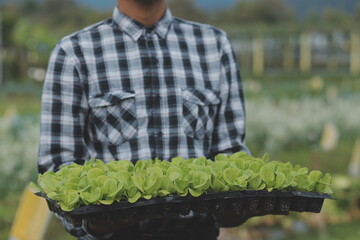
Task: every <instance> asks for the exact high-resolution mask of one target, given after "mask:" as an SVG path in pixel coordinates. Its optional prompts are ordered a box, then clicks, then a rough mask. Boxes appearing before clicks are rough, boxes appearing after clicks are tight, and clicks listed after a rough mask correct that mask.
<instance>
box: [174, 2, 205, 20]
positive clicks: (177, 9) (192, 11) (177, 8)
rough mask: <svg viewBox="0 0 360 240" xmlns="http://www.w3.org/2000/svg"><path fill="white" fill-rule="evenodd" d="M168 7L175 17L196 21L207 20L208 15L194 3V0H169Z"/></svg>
mask: <svg viewBox="0 0 360 240" xmlns="http://www.w3.org/2000/svg"><path fill="white" fill-rule="evenodd" d="M169 7H170V9H171V13H172V14H173V15H174V16H176V17H180V18H184V19H187V20H191V21H196V22H207V21H208V16H207V15H206V13H205V12H204V11H202V10H200V9H199V8H198V7H197V6H196V5H195V4H194V0H170V1H169Z"/></svg>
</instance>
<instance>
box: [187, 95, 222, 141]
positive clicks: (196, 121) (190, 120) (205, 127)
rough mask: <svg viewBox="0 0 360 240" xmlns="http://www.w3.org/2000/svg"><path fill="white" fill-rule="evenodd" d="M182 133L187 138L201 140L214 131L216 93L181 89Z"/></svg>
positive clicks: (216, 104) (217, 102) (216, 106)
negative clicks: (183, 132)
mask: <svg viewBox="0 0 360 240" xmlns="http://www.w3.org/2000/svg"><path fill="white" fill-rule="evenodd" d="M182 97H183V116H184V131H185V134H186V135H187V136H189V137H192V138H195V139H203V138H204V137H205V136H209V135H210V134H211V133H212V132H213V129H214V123H215V116H216V113H217V109H218V106H219V104H220V99H219V97H218V92H216V91H214V90H210V89H198V88H197V89H195V88H185V89H182Z"/></svg>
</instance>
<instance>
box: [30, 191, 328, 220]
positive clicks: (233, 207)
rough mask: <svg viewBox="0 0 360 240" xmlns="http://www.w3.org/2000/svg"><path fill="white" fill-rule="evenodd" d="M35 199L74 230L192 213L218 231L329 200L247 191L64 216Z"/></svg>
mask: <svg viewBox="0 0 360 240" xmlns="http://www.w3.org/2000/svg"><path fill="white" fill-rule="evenodd" d="M37 195H38V196H41V197H43V198H45V199H46V201H47V204H48V206H49V209H50V211H52V212H54V213H57V214H58V215H60V216H62V217H64V218H65V219H66V220H67V221H69V222H71V223H72V224H74V225H75V226H80V225H81V224H82V222H83V220H91V221H96V219H97V218H99V217H101V218H104V217H105V218H107V219H109V221H112V220H115V219H117V218H124V217H125V218H128V219H132V220H133V221H141V220H145V219H148V218H154V217H160V218H161V217H163V218H166V217H176V216H179V215H184V216H185V215H188V214H189V213H190V211H193V212H197V213H207V214H213V215H214V216H215V217H216V218H217V220H218V224H219V225H220V227H236V226H239V225H241V224H242V223H244V222H245V221H246V220H247V219H249V218H251V217H254V216H264V215H268V214H272V215H287V214H289V212H290V211H295V212H314V213H319V212H320V211H321V208H322V205H323V202H324V199H332V197H331V196H330V195H328V194H318V193H312V192H299V191H280V190H274V191H272V192H268V191H266V190H263V191H254V190H246V191H236V192H231V191H230V192H222V193H208V194H204V195H202V196H200V197H197V198H195V197H192V196H186V197H181V196H168V197H157V198H153V199H150V200H145V199H140V200H139V201H138V202H136V203H129V202H127V201H122V202H115V203H113V204H112V205H88V206H80V207H79V208H76V209H75V210H73V211H71V212H65V211H63V210H61V208H60V206H59V204H58V203H57V202H56V201H54V200H51V199H49V198H48V197H47V196H46V195H45V194H42V193H37Z"/></svg>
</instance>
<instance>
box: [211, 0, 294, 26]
mask: <svg viewBox="0 0 360 240" xmlns="http://www.w3.org/2000/svg"><path fill="white" fill-rule="evenodd" d="M215 21H218V22H222V23H232V24H249V23H265V24H276V23H282V22H294V21H295V15H294V12H293V10H292V9H291V8H290V7H289V6H287V5H286V4H285V3H284V2H283V1H282V0H256V1H238V3H236V5H235V6H234V7H232V8H231V9H226V10H224V11H221V12H220V13H219V14H218V15H217V17H216V19H215Z"/></svg>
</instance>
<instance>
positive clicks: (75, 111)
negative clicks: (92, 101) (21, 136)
mask: <svg viewBox="0 0 360 240" xmlns="http://www.w3.org/2000/svg"><path fill="white" fill-rule="evenodd" d="M79 69H80V68H79V63H78V62H77V61H76V58H75V56H74V54H71V52H70V53H69V51H68V52H66V51H65V50H64V49H63V48H62V47H61V46H60V44H58V45H57V46H56V47H55V48H54V50H53V51H52V53H51V56H50V60H49V66H48V69H47V73H46V77H45V83H44V87H43V94H42V110H41V127H40V146H39V154H38V169H39V172H40V173H44V172H45V171H57V170H59V168H60V166H62V165H67V164H71V163H74V162H76V163H83V162H84V160H86V159H87V158H88V153H87V150H86V147H85V146H86V145H85V140H84V128H85V121H86V120H85V119H86V114H87V111H88V106H87V101H86V97H85V94H84V91H83V87H82V84H81V81H80V71H79Z"/></svg>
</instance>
